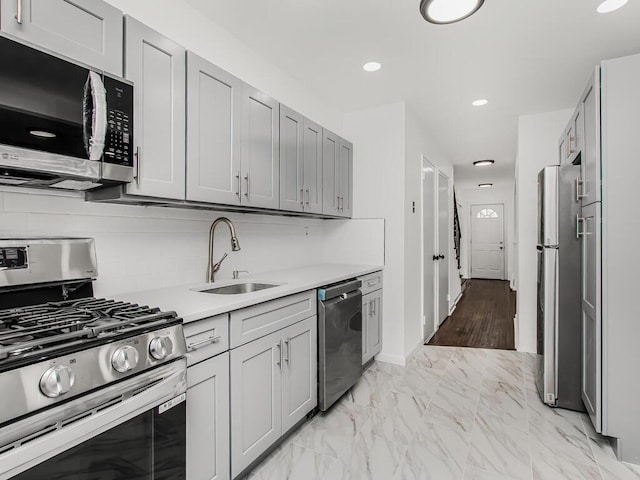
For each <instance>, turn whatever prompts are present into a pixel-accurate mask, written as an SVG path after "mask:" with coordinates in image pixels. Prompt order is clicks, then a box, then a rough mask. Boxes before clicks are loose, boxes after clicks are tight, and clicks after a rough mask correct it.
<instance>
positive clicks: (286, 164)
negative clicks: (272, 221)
mask: <svg viewBox="0 0 640 480" xmlns="http://www.w3.org/2000/svg"><path fill="white" fill-rule="evenodd" d="M303 139H304V117H303V116H302V115H300V114H299V113H297V112H294V111H293V110H291V109H290V108H288V107H285V106H284V105H280V209H281V210H290V211H293V212H301V211H303V210H304V200H306V197H305V190H304V173H303V166H304V165H303V155H304V149H303Z"/></svg>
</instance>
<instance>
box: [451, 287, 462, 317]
mask: <svg viewBox="0 0 640 480" xmlns="http://www.w3.org/2000/svg"><path fill="white" fill-rule="evenodd" d="M461 298H462V292H460V293H459V294H458V296H457V297H456V299H455V300H454V302H453V305H452V306H451V308H450V309H449V316H451V315H452V314H453V312H454V311H455V310H456V307H457V306H458V302H459V301H460V299H461Z"/></svg>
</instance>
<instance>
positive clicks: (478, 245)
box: [471, 204, 504, 280]
mask: <svg viewBox="0 0 640 480" xmlns="http://www.w3.org/2000/svg"><path fill="white" fill-rule="evenodd" d="M471 277H472V278H489V279H495V280H504V206H503V205H502V204H496V205H471Z"/></svg>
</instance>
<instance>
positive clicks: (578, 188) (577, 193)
mask: <svg viewBox="0 0 640 480" xmlns="http://www.w3.org/2000/svg"><path fill="white" fill-rule="evenodd" d="M583 183H584V182H583V181H582V180H580V177H576V202H579V201H580V199H581V198H584V197H586V195H584V194H583V193H582V190H581V188H580V186H581V185H582V184H583Z"/></svg>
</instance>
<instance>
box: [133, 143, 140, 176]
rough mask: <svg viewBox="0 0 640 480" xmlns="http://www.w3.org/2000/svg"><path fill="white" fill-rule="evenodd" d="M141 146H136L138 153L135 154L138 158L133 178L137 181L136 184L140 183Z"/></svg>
mask: <svg viewBox="0 0 640 480" xmlns="http://www.w3.org/2000/svg"><path fill="white" fill-rule="evenodd" d="M141 152H142V148H141V147H136V154H135V155H134V157H135V159H136V168H135V169H134V171H135V174H134V176H133V179H134V180H135V181H136V185H140V159H141Z"/></svg>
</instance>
